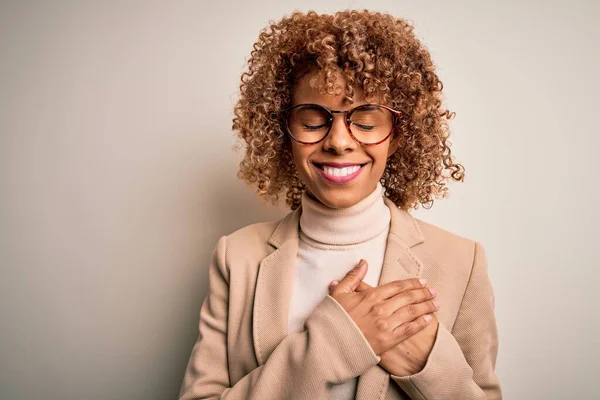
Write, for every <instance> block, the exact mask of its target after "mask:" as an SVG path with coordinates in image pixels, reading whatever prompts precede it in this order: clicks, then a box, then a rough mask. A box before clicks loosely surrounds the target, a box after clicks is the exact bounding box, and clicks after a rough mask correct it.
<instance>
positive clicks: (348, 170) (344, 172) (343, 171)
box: [323, 165, 360, 176]
mask: <svg viewBox="0 0 600 400" xmlns="http://www.w3.org/2000/svg"><path fill="white" fill-rule="evenodd" d="M359 169H360V165H353V166H352V167H344V168H334V167H329V166H327V165H324V166H323V170H324V171H325V173H326V174H328V175H332V176H348V175H351V174H353V173H355V172H356V171H358V170H359Z"/></svg>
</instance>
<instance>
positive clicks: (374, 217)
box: [300, 182, 390, 245]
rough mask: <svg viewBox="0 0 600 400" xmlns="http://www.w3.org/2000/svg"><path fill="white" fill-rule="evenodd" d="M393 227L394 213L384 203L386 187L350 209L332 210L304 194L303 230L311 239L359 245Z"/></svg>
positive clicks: (301, 225)
mask: <svg viewBox="0 0 600 400" xmlns="http://www.w3.org/2000/svg"><path fill="white" fill-rule="evenodd" d="M389 223H390V210H389V208H388V207H387V206H386V205H385V202H384V201H383V186H382V185H381V183H380V182H377V186H376V188H375V190H374V191H373V192H371V194H369V195H368V196H367V197H365V198H364V199H362V200H361V201H359V202H358V203H356V204H354V205H353V206H350V207H346V208H331V207H329V206H326V205H325V204H323V203H321V202H320V201H318V200H316V199H315V198H313V197H312V196H311V195H309V194H308V193H307V192H306V191H305V192H304V193H303V194H302V213H301V215H300V229H301V231H302V233H303V234H304V235H306V236H307V237H309V238H310V239H312V240H314V241H317V242H320V243H325V244H335V245H349V244H358V243H362V242H365V241H367V240H370V239H372V238H374V237H375V236H377V235H378V234H380V233H381V232H382V231H383V230H385V229H386V228H387V227H388V226H389Z"/></svg>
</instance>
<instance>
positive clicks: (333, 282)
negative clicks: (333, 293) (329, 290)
mask: <svg viewBox="0 0 600 400" xmlns="http://www.w3.org/2000/svg"><path fill="white" fill-rule="evenodd" d="M338 283H340V282H338V281H337V280H335V281H332V282H331V283H330V284H329V286H336V285H337V284H338Z"/></svg>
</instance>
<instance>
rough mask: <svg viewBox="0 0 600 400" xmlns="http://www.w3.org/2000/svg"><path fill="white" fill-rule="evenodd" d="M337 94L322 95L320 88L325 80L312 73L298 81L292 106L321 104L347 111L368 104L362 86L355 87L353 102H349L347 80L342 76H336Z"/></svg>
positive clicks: (293, 90) (337, 74) (315, 72)
mask: <svg viewBox="0 0 600 400" xmlns="http://www.w3.org/2000/svg"><path fill="white" fill-rule="evenodd" d="M335 78H336V80H335V84H334V85H335V94H325V93H320V92H319V89H318V86H319V85H324V83H325V82H324V79H323V78H320V79H319V78H318V73H317V71H311V72H309V73H307V74H306V75H304V76H303V77H302V78H300V79H299V80H298V82H297V83H296V85H295V86H294V88H293V89H292V105H296V104H301V103H314V104H320V105H322V106H325V107H329V108H335V109H345V108H351V107H354V106H357V105H359V104H363V103H366V101H365V99H364V95H363V90H362V88H361V87H360V86H356V85H355V86H354V94H353V96H352V99H353V102H350V101H348V100H347V99H346V98H345V96H346V93H345V87H346V79H345V78H344V77H343V76H342V75H341V74H340V73H336V74H335Z"/></svg>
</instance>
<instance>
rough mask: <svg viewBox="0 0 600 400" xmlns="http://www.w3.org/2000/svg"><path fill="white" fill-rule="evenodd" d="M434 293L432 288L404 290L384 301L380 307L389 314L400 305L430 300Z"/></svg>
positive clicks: (435, 293) (404, 305)
mask: <svg viewBox="0 0 600 400" xmlns="http://www.w3.org/2000/svg"><path fill="white" fill-rule="evenodd" d="M436 295H437V292H436V291H435V290H434V289H433V288H422V289H413V290H406V291H404V292H401V293H398V294H397V295H395V296H393V297H391V298H389V299H387V300H386V301H384V302H383V303H382V305H381V307H382V309H383V311H384V312H387V313H389V314H388V315H391V314H392V313H394V312H395V311H397V310H399V309H400V308H402V307H406V306H407V305H409V304H418V303H423V302H425V301H427V300H432V299H433V298H434V297H435V296H436Z"/></svg>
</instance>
